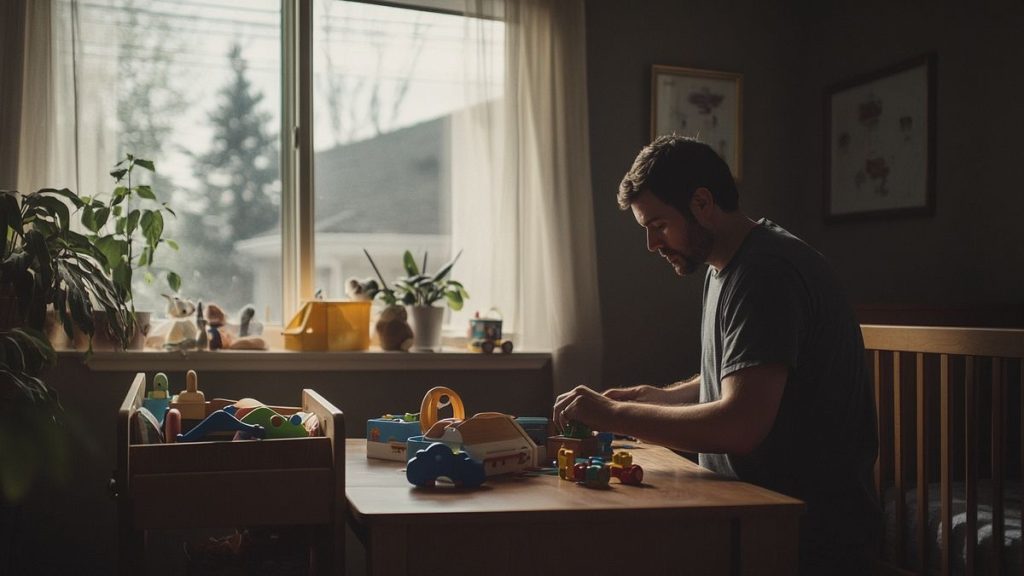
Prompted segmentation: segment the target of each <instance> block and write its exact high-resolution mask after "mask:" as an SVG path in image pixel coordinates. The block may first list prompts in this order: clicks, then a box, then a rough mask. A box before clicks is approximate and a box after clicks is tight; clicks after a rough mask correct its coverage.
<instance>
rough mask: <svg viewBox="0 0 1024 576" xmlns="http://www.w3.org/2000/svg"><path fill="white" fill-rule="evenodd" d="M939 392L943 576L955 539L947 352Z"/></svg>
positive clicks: (947, 571) (950, 563) (941, 363)
mask: <svg viewBox="0 0 1024 576" xmlns="http://www.w3.org/2000/svg"><path fill="white" fill-rule="evenodd" d="M939 394H940V395H941V399H940V412H941V414H940V418H941V420H942V422H941V424H940V426H941V440H940V441H941V443H942V454H941V459H942V462H941V466H942V469H941V470H940V483H941V484H940V486H941V487H940V494H939V497H940V499H941V506H942V509H941V514H942V516H941V519H942V542H941V546H942V548H941V552H942V553H941V561H942V565H941V574H942V576H949V575H950V574H951V573H952V570H953V555H952V554H950V549H951V547H952V546H953V539H952V538H951V531H952V530H953V490H952V486H951V484H950V483H951V481H952V472H953V443H952V441H951V440H952V428H953V422H952V412H951V411H950V405H951V404H952V402H953V401H952V398H951V396H950V386H949V355H947V354H942V355H941V356H939Z"/></svg>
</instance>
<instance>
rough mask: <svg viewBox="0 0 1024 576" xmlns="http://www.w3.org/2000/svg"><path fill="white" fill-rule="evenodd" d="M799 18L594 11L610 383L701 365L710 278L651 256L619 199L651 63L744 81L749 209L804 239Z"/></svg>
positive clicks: (645, 108) (643, 125) (591, 26)
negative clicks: (797, 151)
mask: <svg viewBox="0 0 1024 576" xmlns="http://www.w3.org/2000/svg"><path fill="white" fill-rule="evenodd" d="M802 28H803V26H802V21H801V18H800V17H799V13H798V12H797V11H795V10H788V9H779V6H778V5H777V3H773V2H754V1H737V2H698V1H693V0H687V1H678V0H664V1H662V0H657V1H645V2H642V3H628V4H627V3H623V2H616V1H614V0H591V1H589V2H587V74H588V76H589V78H588V84H589V89H588V97H589V106H590V149H591V173H592V178H593V187H594V213H595V217H596V220H597V226H596V231H597V232H596V233H597V253H598V261H599V265H598V266H599V268H598V275H599V283H600V291H601V315H602V319H603V321H604V335H605V352H604V357H605V366H604V385H605V386H617V385H623V384H629V383H637V382H659V383H660V382H669V381H673V380H678V379H680V378H682V377H685V376H688V375H691V374H694V373H696V372H697V371H698V370H699V361H700V348H699V342H700V300H701V288H702V285H703V274H702V273H698V274H696V275H695V276H694V277H690V278H678V277H676V276H675V274H674V273H673V271H672V269H671V268H670V267H669V266H668V265H667V264H666V263H665V262H664V261H663V260H662V259H661V258H659V257H657V256H656V255H652V254H649V253H648V252H647V250H646V247H645V244H644V242H645V241H644V235H643V232H642V230H641V228H639V227H638V225H637V224H636V222H635V220H633V216H632V213H630V212H620V211H619V209H618V207H617V205H616V203H615V193H616V191H617V189H618V184H619V181H620V180H621V179H622V176H623V174H625V172H626V170H628V169H629V167H630V164H631V163H632V161H633V158H634V157H635V156H636V154H637V153H638V152H639V151H640V148H641V147H642V146H643V145H644V144H646V143H647V142H648V141H649V140H650V108H651V90H650V82H651V65H652V64H665V65H672V66H684V67H690V68H702V69H710V70H723V71H729V72H740V73H742V74H743V83H744V84H743V172H744V179H743V182H741V183H740V199H741V206H742V207H743V209H744V210H745V211H746V212H747V214H748V215H750V216H751V217H754V218H760V217H762V216H765V217H768V218H771V219H772V220H775V221H776V222H778V223H779V224H781V225H782V226H784V227H786V228H788V229H790V230H791V231H792V232H794V233H796V234H800V233H801V232H802V229H801V226H800V225H799V223H798V222H797V221H796V214H797V213H798V209H797V208H798V206H797V201H798V194H797V192H796V190H795V189H796V186H797V185H798V184H799V183H800V182H802V181H803V177H802V172H803V170H804V169H805V167H803V166H800V165H799V163H797V162H793V154H792V152H791V150H792V148H793V147H794V145H795V143H796V142H797V139H796V136H797V134H798V131H797V130H796V128H797V126H795V123H794V119H795V118H798V117H799V114H798V109H797V107H796V105H795V103H794V101H793V98H792V93H793V89H794V82H795V78H796V77H797V76H798V75H799V74H800V73H801V70H800V66H799V65H797V64H796V63H797V62H800V61H801V60H802V58H803V57H802V50H801V49H800V45H799V43H797V42H795V41H794V39H795V38H797V37H798V36H799V33H800V30H801V29H802Z"/></svg>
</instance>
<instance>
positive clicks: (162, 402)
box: [142, 372, 171, 426]
mask: <svg viewBox="0 0 1024 576" xmlns="http://www.w3.org/2000/svg"><path fill="white" fill-rule="evenodd" d="M170 404H171V394H170V389H169V386H168V384H167V374H164V373H163V372H158V373H157V374H156V376H153V389H152V390H150V391H148V392H146V397H145V398H143V399H142V406H143V407H144V408H145V409H146V410H149V411H150V413H152V414H153V416H155V417H156V419H157V422H159V423H160V426H163V420H164V412H166V411H167V407H168V406H169V405H170Z"/></svg>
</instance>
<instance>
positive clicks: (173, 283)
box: [167, 272, 181, 292]
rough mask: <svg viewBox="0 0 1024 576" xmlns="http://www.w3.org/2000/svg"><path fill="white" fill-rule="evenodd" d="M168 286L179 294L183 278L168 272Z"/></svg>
mask: <svg viewBox="0 0 1024 576" xmlns="http://www.w3.org/2000/svg"><path fill="white" fill-rule="evenodd" d="M167 285H168V286H170V287H171V290H174V291H175V292H177V291H178V290H180V289H181V276H178V274H177V273H175V272H168V273H167Z"/></svg>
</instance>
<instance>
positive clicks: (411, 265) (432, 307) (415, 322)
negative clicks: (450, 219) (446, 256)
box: [395, 250, 469, 351]
mask: <svg viewBox="0 0 1024 576" xmlns="http://www.w3.org/2000/svg"><path fill="white" fill-rule="evenodd" d="M461 255H462V251H461V250H460V251H459V253H458V254H456V255H455V257H454V258H452V259H451V260H450V261H449V262H448V263H447V264H445V265H444V266H442V267H441V268H440V269H439V270H438V271H437V272H435V273H434V274H428V273H427V253H426V252H424V253H423V265H422V266H417V265H416V260H415V259H413V257H412V253H411V252H409V251H408V250H406V251H405V254H404V255H403V256H402V264H403V266H404V267H405V273H406V274H407V276H405V277H403V278H399V279H398V280H396V281H395V297H396V298H397V299H398V300H400V301H401V302H402V303H403V304H405V305H406V307H407V309H408V310H409V317H410V318H411V319H412V332H413V344H412V349H413V350H418V351H436V350H440V348H441V327H442V325H443V321H444V308H443V307H441V306H436V303H437V302H440V301H441V300H445V301H446V302H447V303H448V307H449V308H451V309H452V310H455V311H458V310H462V304H463V302H464V301H465V300H466V299H467V298H469V293H468V292H466V289H465V288H463V286H462V283H460V282H458V281H455V280H452V279H451V278H450V275H451V271H452V268H453V267H454V266H455V262H457V261H458V259H459V256H461Z"/></svg>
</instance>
